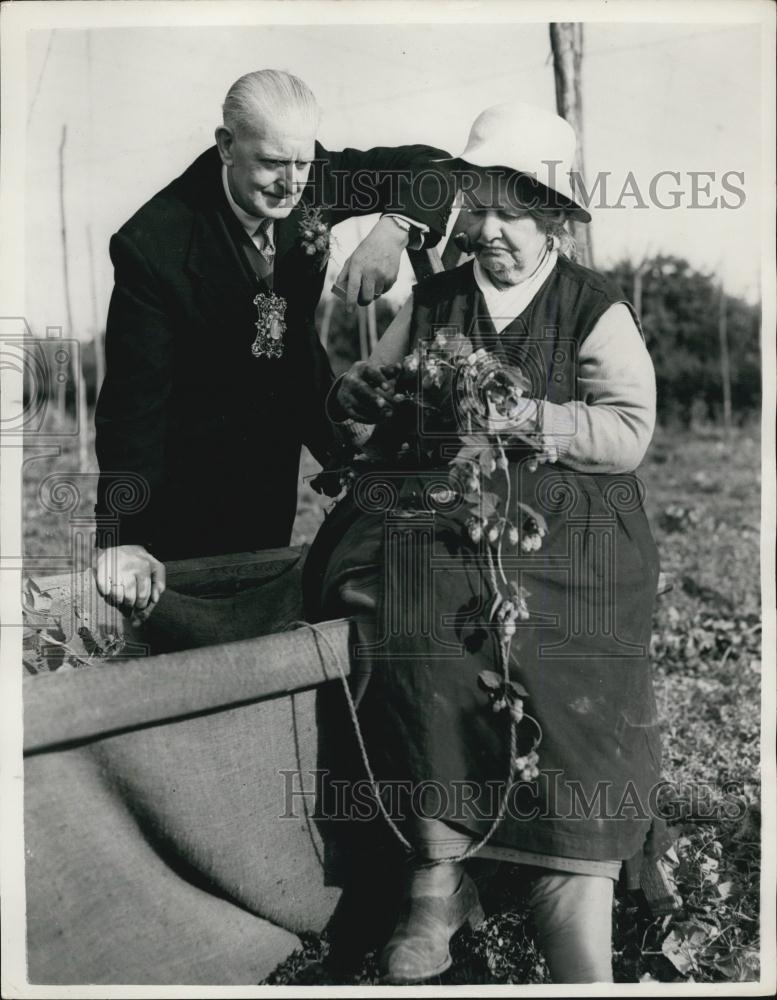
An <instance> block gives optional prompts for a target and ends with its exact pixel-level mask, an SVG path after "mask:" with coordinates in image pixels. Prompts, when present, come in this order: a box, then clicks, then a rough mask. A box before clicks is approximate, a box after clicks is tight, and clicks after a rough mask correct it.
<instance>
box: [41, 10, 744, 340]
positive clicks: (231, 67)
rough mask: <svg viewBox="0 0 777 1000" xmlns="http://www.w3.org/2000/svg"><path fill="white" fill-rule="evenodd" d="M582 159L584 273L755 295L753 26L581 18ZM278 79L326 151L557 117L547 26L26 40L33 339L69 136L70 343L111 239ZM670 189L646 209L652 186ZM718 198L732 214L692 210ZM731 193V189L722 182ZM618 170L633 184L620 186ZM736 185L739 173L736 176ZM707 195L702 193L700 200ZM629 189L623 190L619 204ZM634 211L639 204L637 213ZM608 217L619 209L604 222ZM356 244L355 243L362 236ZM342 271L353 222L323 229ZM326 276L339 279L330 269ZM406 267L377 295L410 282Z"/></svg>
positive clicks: (47, 314) (60, 317)
mask: <svg viewBox="0 0 777 1000" xmlns="http://www.w3.org/2000/svg"><path fill="white" fill-rule="evenodd" d="M584 44H585V49H584V58H583V76H582V87H583V106H584V129H585V135H584V156H585V165H586V177H587V181H588V186H589V188H590V186H591V182H592V180H593V178H594V177H595V176H596V175H597V174H599V173H600V172H609V176H608V177H607V199H606V203H607V206H609V207H596V206H597V205H598V200H595V201H594V206H595V207H594V208H593V209H592V215H593V221H592V236H593V246H594V255H595V263H596V265H598V266H607V265H608V264H611V263H613V262H614V261H615V260H617V259H619V258H622V257H624V256H628V257H630V258H631V259H633V260H635V261H639V260H641V259H642V258H643V257H644V256H645V255H647V254H655V253H671V254H675V255H677V256H682V257H686V258H688V259H689V260H690V261H691V262H692V264H693V265H695V266H696V267H698V268H702V269H705V270H708V271H710V272H714V273H715V274H716V275H717V276H719V277H720V278H721V279H722V280H723V282H724V285H725V287H726V289H727V290H728V291H729V292H731V293H732V294H737V295H743V296H745V297H746V298H748V299H750V300H751V301H755V300H757V299H758V296H759V269H760V260H761V254H760V237H759V225H760V221H761V218H762V214H763V207H762V204H761V196H760V192H759V188H760V184H761V177H760V167H761V162H762V151H761V142H762V133H761V103H760V102H761V99H762V95H761V66H760V52H761V49H760V41H759V29H758V27H757V26H753V25H746V24H744V25H743V24H720V23H709V24H693V23H691V24H688V23H686V24H666V23H664V24H608V23H588V24H586V26H585V30H584ZM264 67H275V68H281V69H287V70H289V71H291V72H293V73H296V74H298V75H299V76H301V77H302V78H303V79H305V80H306V81H307V83H308V84H309V85H310V86H311V87H312V89H313V90H314V92H315V93H316V95H317V97H318V100H319V103H320V104H321V105H322V107H323V109H324V118H323V122H322V127H321V131H320V136H319V137H320V139H321V141H322V142H323V144H324V145H325V146H327V147H328V148H330V149H337V148H341V147H342V146H345V145H350V146H357V147H362V148H363V147H369V146H371V145H379V144H380V145H395V144H401V143H413V142H427V143H430V144H431V145H435V146H439V147H442V148H444V149H448V150H450V151H451V152H453V153H456V152H460V151H461V150H462V149H463V148H464V145H465V144H466V139H467V135H468V132H469V128H470V125H471V123H472V121H473V119H474V118H475V116H476V115H477V114H478V112H479V111H481V110H483V109H484V108H485V107H487V106H489V105H491V104H495V103H499V102H502V101H509V100H523V101H527V102H529V103H534V104H537V105H539V106H541V107H545V108H548V109H550V110H555V96H554V80H553V66H552V61H551V57H550V44H549V33H548V25H547V24H546V23H523V24H521V23H516V24H507V25H505V24H502V25H499V26H498V27H497V26H495V25H489V24H469V25H424V24H417V25H398V24H397V25H376V24H365V25H345V26H344V25H320V26H315V25H307V26H291V25H265V26H245V27H239V26H238V27H235V26H231V27H223V28H222V27H175V28H172V27H171V28H156V27H155V28H127V27H123V28H95V29H91V30H75V29H72V30H65V29H57V30H55V31H50V30H34V31H29V32H28V33H27V162H26V175H25V176H26V185H27V187H26V207H25V214H26V223H25V225H26V257H25V267H26V282H27V315H28V319H29V320H30V322H31V325H32V328H33V331H34V332H35V333H40V334H42V333H43V332H44V331H45V327H46V326H63V327H64V326H65V325H66V310H65V296H64V276H63V262H62V245H61V240H60V226H61V217H60V203H59V176H60V173H59V171H60V155H59V150H60V144H61V142H62V136H63V127H66V138H65V146H64V154H63V163H64V192H65V217H66V230H67V240H68V265H69V268H68V270H69V275H68V280H69V286H70V289H71V299H72V314H73V327H74V330H73V333H74V335H77V336H90V335H91V331H92V330H94V329H95V328H97V327H99V326H102V324H104V321H105V315H106V310H107V304H108V298H109V296H110V291H111V285H112V269H111V264H110V260H109V258H108V241H109V238H110V235H111V233H113V232H115V231H116V229H117V228H118V227H119V226H120V225H121V224H122V223H123V222H124V221H125V220H126V219H127V218H128V217H129V216H130V215H131V214H132V213H133V212H134V211H135V210H136V209H137V208H138V207H139V206H140V205H141V204H142V203H143V202H144V201H145V200H146V199H148V198H149V197H150V196H151V195H152V194H153V193H154V192H155V191H157V190H158V189H159V188H161V187H162V186H164V185H165V184H166V183H167V182H168V181H170V180H172V178H173V177H175V176H177V175H178V174H180V173H181V172H182V171H183V170H184V169H185V168H186V167H187V166H188V164H189V163H190V162H191V161H192V160H193V159H194V158H195V157H196V156H197V155H198V154H199V153H200V152H201V151H202V150H203V149H205V148H207V147H208V146H209V145H211V144H212V142H213V131H214V129H215V127H216V125H217V124H218V123H219V121H220V107H221V102H222V100H223V97H224V94H225V92H226V90H227V88H228V87H229V85H230V84H231V83H232V82H233V80H235V79H236V78H237V77H239V76H240V75H242V74H243V73H245V72H248V71H250V70H254V69H260V68H264ZM660 171H676V172H678V173H679V174H680V183H679V184H677V183H676V179H674V178H670V177H664V178H663V180H661V181H660V183H659V185H658V188H657V189H656V200H660V201H662V202H663V204H670V203H671V201H672V197H671V194H670V193H671V192H672V191H673V190H677V191H679V192H680V195H679V196H677V197H678V198H679V200H680V201H681V206H680V207H678V208H669V209H667V208H661V207H659V206H658V205H657V204H655V203H654V201H653V199H651V196H650V190H649V189H650V182H651V179H652V178H653V177H654V176H655V175H656V174H657V173H658V172H660ZM693 171H704V172H708V173H713V174H714V177H713V178H706V179H705V178H702V179H701V180H700V183H701V184H702V189H701V191H700V192H699V193H698V195H697V202H698V203H699V204H708V203H709V202H710V201H711V199H713V198H715V197H716V196H717V197H718V199H720V197H721V196H723V197H724V198H725V199H726V200H727V202H728V203H729V204H734V205H736V204H738V203H740V204H739V207H736V208H729V209H726V208H722V207H720V200H719V201H718V207H717V208H710V207H708V208H701V207H696V208H692V207H688V205H689V203H690V202H691V200H692V196H693V191H692V185H693V178H692V176H691V172H693ZM732 171H736V172H737V173H738V174H739V175H740V176H737V177H735V176H734V175H732V174H729V184H730V185H731V186H733V187H734V188H736V189H737V190H741V191H743V194H742V195H735V194H732V193H727V191H726V190H725V188H724V187H723V186H722V184H723V180H722V178H723V175H725V174H727V173H728V172H732ZM629 172H631V174H632V175H633V180H631V181H630V180H629ZM741 175H744V177H743V178H742V176H741ZM707 184H709V187H708V188H705V187H704V185H707ZM624 185H626V186H627V188H628V189H629V190H630V191H631V192H632V193H631V194H629V193H628V190H627V194H626V195H624V196H623V197H622V198H620V202H619V196H620V195H621V192H622V189H623V187H624ZM635 186H636V189H637V190H638V194H639V195H640V196H641V200H642V202H643V204H644V207H636V206H637V205H638V204H639V200H640V199H639V198H638V197H637V195H635V194H634V193H633V192H634V189H635ZM618 202H619V205H620V207H613V206H614V205H615V204H616V203H618ZM359 225H360V226H361V232H362V233H365V232H366V231H367V229H368V228H369V225H368V224H365V223H364V222H363V221H362V222H361V223H360V224H359ZM335 236H336V238H337V245H336V252H335V255H334V261H333V264H332V268H333V269H334V272H336V270H337V268H338V266H339V265H340V264H342V263H343V262H344V260H345V258H346V257H347V255H348V253H349V252H350V251H351V250H352V249H353V247H354V246H355V244H356V241H357V239H358V236H359V226H357V225H356V224H354V223H346V224H345V225H344V226H342V227H338V229H336V230H335ZM332 277H333V278H334V273H333V274H332ZM410 280H411V279H410V271H409V267H408V266H407V265H406V264H405V265H404V266H403V269H402V271H401V273H400V279H399V281H398V283H397V286H396V287H395V289H394V290H393V291H392V293H391V295H392V297H393V298H395V299H396V300H398V301H401V300H402V299H403V298H404V297H405V296H406V295H407V293H408V291H409V287H410Z"/></svg>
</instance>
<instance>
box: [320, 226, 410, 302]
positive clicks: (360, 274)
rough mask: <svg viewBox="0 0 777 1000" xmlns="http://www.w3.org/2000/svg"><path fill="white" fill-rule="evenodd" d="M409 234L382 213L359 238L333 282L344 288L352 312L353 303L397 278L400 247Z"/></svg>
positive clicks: (372, 296) (369, 299)
mask: <svg viewBox="0 0 777 1000" xmlns="http://www.w3.org/2000/svg"><path fill="white" fill-rule="evenodd" d="M408 239H409V234H408V233H406V232H404V231H403V230H402V229H401V228H400V227H399V226H398V225H397V224H396V223H395V222H392V221H391V219H390V218H389V217H388V216H383V218H382V219H380V221H379V222H377V223H376V224H375V226H373V228H372V230H371V231H370V232H369V233H368V234H367V236H366V237H365V238H364V239H363V240H362V241H361V243H360V244H359V245H358V247H357V248H356V249H355V250H354V252H353V253H352V254H351V256H350V257H349V258H348V260H347V261H346V262H345V265H344V266H343V269H342V271H341V272H340V274H339V275H338V276H337V281H336V284H337V285H339V286H340V287H341V288H344V289H345V290H346V298H345V305H346V309H347V310H348V311H349V312H352V311H353V309H354V307H355V305H356V303H357V302H358V303H359V305H360V306H366V305H367V304H368V303H369V302H372V301H373V299H377V298H378V297H379V296H380V295H382V294H383V293H384V292H387V291H388V290H389V288H391V286H392V285H393V284H394V282H395V281H396V280H397V274H398V273H399V261H400V259H401V257H402V251H403V250H404V249H405V247H406V246H407V244H408Z"/></svg>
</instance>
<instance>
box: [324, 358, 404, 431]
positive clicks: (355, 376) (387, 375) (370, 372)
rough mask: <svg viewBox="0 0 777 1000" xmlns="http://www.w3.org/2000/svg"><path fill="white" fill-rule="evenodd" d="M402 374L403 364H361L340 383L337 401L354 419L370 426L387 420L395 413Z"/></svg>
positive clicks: (353, 367) (361, 362)
mask: <svg viewBox="0 0 777 1000" xmlns="http://www.w3.org/2000/svg"><path fill="white" fill-rule="evenodd" d="M399 372H400V366H399V365H380V367H378V366H377V365H371V364H370V363H369V361H357V362H356V364H355V365H352V366H351V367H350V368H349V369H348V371H347V372H346V373H345V375H344V376H343V378H342V381H341V382H340V388H339V389H338V391H337V402H338V403H339V405H340V406H341V407H342V408H343V409H344V410H345V412H346V413H347V414H348V415H349V416H350V417H353V418H354V420H360V421H363V422H364V423H368V424H374V423H377V422H378V421H379V420H385V419H386V418H387V417H390V416H391V414H392V413H393V412H394V411H393V407H392V403H393V401H394V385H395V381H396V377H397V375H398V374H399Z"/></svg>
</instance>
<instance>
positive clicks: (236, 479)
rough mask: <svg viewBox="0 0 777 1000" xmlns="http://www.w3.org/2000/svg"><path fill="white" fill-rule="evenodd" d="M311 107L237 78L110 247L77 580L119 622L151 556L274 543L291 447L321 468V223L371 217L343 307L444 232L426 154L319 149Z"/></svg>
mask: <svg viewBox="0 0 777 1000" xmlns="http://www.w3.org/2000/svg"><path fill="white" fill-rule="evenodd" d="M319 119H320V110H319V108H318V105H317V103H316V100H315V97H314V96H313V94H312V92H311V91H310V89H309V88H308V87H307V86H306V84H305V83H303V81H301V80H299V79H298V78H297V77H294V76H291V75H290V74H288V73H284V72H279V71H275V70H262V71H259V72H255V73H249V74H247V75H246V76H243V77H241V78H240V79H239V80H237V81H236V82H235V83H234V84H233V85H232V87H231V88H230V90H229V92H228V94H227V97H226V100H225V103H224V108H223V124H222V125H221V126H219V127H218V128H217V129H216V146H215V147H212V148H211V149H209V150H207V151H206V152H205V153H203V154H202V155H201V156H200V157H198V159H197V160H195V161H194V163H193V164H191V166H190V167H189V168H188V169H187V170H186V171H185V172H184V173H183V174H182V175H181V176H180V177H178V178H176V179H175V180H174V181H172V183H170V184H169V185H168V186H167V187H165V188H164V189H163V190H161V191H160V192H158V193H157V194H156V195H154V197H153V198H151V200H150V201H148V202H147V203H146V204H145V205H143V206H142V207H141V208H140V210H139V211H138V212H137V213H136V214H135V215H133V216H132V218H131V219H130V220H129V221H128V222H126V223H125V224H124V225H123V226H122V227H121V229H120V230H119V232H118V233H117V234H116V235H115V236H114V237H113V238H112V240H111V247H110V250H111V258H112V260H113V263H114V267H115V288H114V292H113V296H112V299H111V304H110V310H109V313H108V323H107V330H106V362H107V373H106V378H105V382H104V384H103V386H102V390H101V392H100V397H99V400H98V404H97V412H96V425H97V457H98V460H99V464H100V473H101V474H100V482H99V488H98V499H97V505H96V512H97V515H98V528H97V545H98V548H97V554H96V560H95V576H96V580H97V585H98V588H99V590H100V592H101V593H102V594H103V595H104V596H105V597H107V598H108V599H109V600H111V601H112V602H113V603H115V604H118V605H119V606H120V607H121V608H122V610H123V611H125V612H126V613H128V614H133V615H134V616H135V617H136V619H141V620H142V619H143V618H145V617H147V616H148V614H149V613H150V612H151V610H152V609H153V607H154V605H155V603H156V602H157V601H158V599H159V597H160V595H161V593H162V591H163V590H164V586H165V574H164V565H163V563H164V561H165V560H167V559H175V558H186V557H191V556H197V555H208V554H217V553H226V552H235V551H243V550H255V549H263V548H272V547H276V546H284V545H287V544H288V543H289V538H290V533H291V527H292V523H293V521H294V514H295V510H296V494H297V477H298V469H299V457H300V448H301V445H302V444H305V445H306V446H307V447H308V448H310V450H311V451H312V453H313V454H314V456H315V457H316V458H318V459H319V460H321V461H324V460H325V459H326V457H327V455H328V453H329V450H330V446H331V444H332V436H331V435H332V431H331V429H330V423H329V421H328V420H327V419H326V418H325V400H326V396H327V393H328V391H329V389H330V386H331V383H332V373H331V369H330V366H329V362H328V360H327V357H326V353H325V351H324V349H323V348H322V346H321V344H320V343H319V340H318V337H317V335H316V331H315V326H314V312H315V308H316V305H317V303H318V300H319V298H320V295H321V292H322V288H323V284H324V275H325V273H326V262H327V256H328V250H329V230H330V227H331V226H332V225H334V224H336V223H338V222H341V221H343V220H344V219H347V218H349V217H351V216H355V215H365V214H370V213H373V212H381V213H383V214H382V216H381V218H380V220H379V222H378V223H377V224H376V225H375V227H374V228H373V229H372V231H371V232H370V233H369V235H368V236H367V237H366V239H364V240H363V241H362V243H361V244H360V246H359V247H358V248H357V250H356V251H355V252H354V254H353V255H352V256H351V258H350V259H349V260H348V261H347V262H346V264H345V266H344V268H343V271H342V272H341V274H340V276H339V278H338V283H339V284H341V285H342V286H343V287H344V288H345V289H346V294H347V300H348V304H349V306H350V307H353V305H354V304H355V303H356V301H357V300H358V301H359V302H360V303H361V304H366V303H368V302H370V301H372V300H373V299H374V298H377V297H378V296H379V295H380V294H382V293H383V292H384V291H386V290H387V289H388V288H390V287H391V285H392V284H393V283H394V281H395V279H396V276H397V271H398V267H399V261H400V256H401V254H402V251H403V250H404V249H405V247H407V246H411V247H414V248H415V247H418V248H420V247H422V246H433V245H434V244H435V243H436V242H437V241H438V240H439V239H440V237H441V235H442V233H443V232H444V230H445V222H446V217H447V211H448V204H447V203H441V199H440V193H439V188H435V189H434V190H433V191H430V190H429V189H426V190H425V187H424V184H425V182H424V177H423V175H424V172H425V170H426V168H427V167H428V165H429V164H430V162H431V161H432V160H433V159H435V158H438V157H440V156H444V155H446V154H445V153H444V151H442V150H438V149H433V148H431V147H426V146H405V147H397V148H385V147H378V148H374V149H370V150H367V151H360V150H356V149H345V150H343V151H341V152H330V151H328V150H326V149H324V148H323V147H322V146H321V145H320V144H319V143H318V142H317V141H316V134H317V130H318V125H319ZM429 177H430V174H429V173H428V172H427V181H426V183H429ZM435 202H436V204H434V203H435ZM429 204H432V205H433V207H432V208H431V209H430V208H427V207H424V206H425V205H429ZM378 378H379V375H378Z"/></svg>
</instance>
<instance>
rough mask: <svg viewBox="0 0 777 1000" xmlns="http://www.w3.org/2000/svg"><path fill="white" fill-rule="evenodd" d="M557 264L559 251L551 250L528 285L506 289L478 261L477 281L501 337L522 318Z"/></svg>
mask: <svg viewBox="0 0 777 1000" xmlns="http://www.w3.org/2000/svg"><path fill="white" fill-rule="evenodd" d="M557 260H558V251H557V250H551V251H550V253H549V254H547V255H546V257H545V259H544V260H543V262H542V263H541V264H540V266H539V267H538V268H537V270H536V271H535V272H534V274H532V275H531V276H530V277H528V278H527V279H526V281H522V282H521V283H520V284H518V285H507V286H506V287H505V288H497V287H496V285H495V284H493V282H492V281H491V279H490V278H489V277H488V274H487V273H486V272H485V271H484V270H483V268H482V267H481V266H480V264H479V263H478V261H477V260H475V281H476V282H477V286H478V288H479V289H480V291H481V292H482V293H483V298H484V300H485V303H486V309H488V315H489V316H490V317H491V322H492V323H493V324H494V329H495V330H496V332H497V333H501V332H502V331H503V330H504V329H505V328H506V327H508V326H509V325H510V324H511V323H512V321H513V320H514V319H515V317H516V316H520V315H521V313H522V312H523V311H524V309H525V308H526V307H527V306H528V305H529V303H530V302H531V300H532V299H533V298H534V296H535V295H536V294H537V292H538V291H539V290H540V287H541V286H542V285H543V283H544V282H545V279H546V278H547V277H548V275H549V274H550V272H551V271H552V270H553V268H554V267H555V266H556V261H557Z"/></svg>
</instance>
